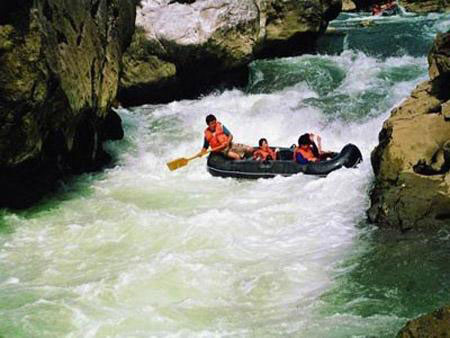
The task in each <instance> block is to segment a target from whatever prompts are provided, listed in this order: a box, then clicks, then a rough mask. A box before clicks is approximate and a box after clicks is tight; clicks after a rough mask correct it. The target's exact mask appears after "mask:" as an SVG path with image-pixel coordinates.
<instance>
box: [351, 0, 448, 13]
mask: <svg viewBox="0 0 450 338" xmlns="http://www.w3.org/2000/svg"><path fill="white" fill-rule="evenodd" d="M354 2H355V5H356V9H357V10H365V11H367V10H370V8H371V7H372V6H373V5H375V4H384V3H387V2H388V0H354ZM397 2H398V3H399V4H400V6H402V7H404V8H405V10H406V11H408V12H417V13H429V12H449V11H450V1H449V0H424V1H422V0H420V1H419V0H398V1H397Z"/></svg>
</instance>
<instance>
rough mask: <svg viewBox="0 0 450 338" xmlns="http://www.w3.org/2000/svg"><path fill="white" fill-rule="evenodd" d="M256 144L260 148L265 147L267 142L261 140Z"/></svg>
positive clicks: (263, 139)
mask: <svg viewBox="0 0 450 338" xmlns="http://www.w3.org/2000/svg"><path fill="white" fill-rule="evenodd" d="M258 144H259V146H260V147H262V146H267V140H266V139H265V138H262V139H260V140H259V141H258Z"/></svg>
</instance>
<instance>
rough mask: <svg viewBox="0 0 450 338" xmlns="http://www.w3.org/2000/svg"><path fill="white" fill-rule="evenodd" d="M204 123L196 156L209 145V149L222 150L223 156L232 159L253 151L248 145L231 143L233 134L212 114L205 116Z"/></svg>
mask: <svg viewBox="0 0 450 338" xmlns="http://www.w3.org/2000/svg"><path fill="white" fill-rule="evenodd" d="M206 124H207V125H208V127H207V128H206V129H205V132H204V134H205V137H204V141H203V147H202V149H201V150H200V152H199V153H198V154H197V156H201V155H203V154H205V153H206V150H207V149H208V148H209V147H211V151H214V152H222V153H223V154H224V155H225V156H227V157H229V158H231V159H233V160H239V159H241V158H242V157H244V156H245V155H246V154H251V153H252V152H253V148H252V147H250V146H246V145H244V144H240V143H233V142H232V140H233V135H232V134H231V133H230V132H229V131H228V129H227V128H226V127H225V126H224V125H222V123H220V122H219V121H217V119H216V117H215V116H214V115H212V114H209V115H208V116H207V117H206Z"/></svg>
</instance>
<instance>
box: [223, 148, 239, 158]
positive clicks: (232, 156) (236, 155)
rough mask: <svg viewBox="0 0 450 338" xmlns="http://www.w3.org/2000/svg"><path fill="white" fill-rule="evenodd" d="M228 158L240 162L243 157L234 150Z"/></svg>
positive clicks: (229, 153) (230, 151)
mask: <svg viewBox="0 0 450 338" xmlns="http://www.w3.org/2000/svg"><path fill="white" fill-rule="evenodd" d="M226 156H228V157H229V158H231V159H233V160H240V159H241V156H240V155H239V154H238V153H236V152H234V151H233V150H229V151H228V152H227V154H226Z"/></svg>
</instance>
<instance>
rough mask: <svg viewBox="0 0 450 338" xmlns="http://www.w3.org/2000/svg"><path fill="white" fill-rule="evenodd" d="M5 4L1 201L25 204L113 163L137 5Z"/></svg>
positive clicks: (117, 0)
mask: <svg viewBox="0 0 450 338" xmlns="http://www.w3.org/2000/svg"><path fill="white" fill-rule="evenodd" d="M26 5H28V7H27V6H26ZM1 6H2V8H3V9H5V8H6V9H7V11H5V12H3V11H2V12H0V13H1V14H0V16H1V17H2V19H1V24H0V73H1V74H2V76H1V77H0V94H1V95H0V153H1V154H2V156H1V158H0V172H1V173H2V175H1V177H0V186H1V187H2V189H1V190H0V207H4V206H9V207H15V208H21V207H27V206H29V205H30V204H31V203H33V202H34V201H37V200H39V198H40V197H41V196H43V194H45V193H46V192H48V191H52V189H54V187H55V186H57V182H58V180H60V179H64V178H65V177H68V176H70V175H73V174H78V173H81V172H84V171H91V170H96V169H98V168H100V167H101V166H102V165H104V164H106V163H107V162H108V160H109V156H108V155H107V154H106V153H105V152H104V151H103V148H102V143H103V142H104V141H105V140H107V139H108V138H109V137H110V136H111V137H114V138H117V137H119V136H120V135H123V131H122V130H121V127H120V118H115V117H114V114H115V113H114V112H112V111H111V105H112V102H113V100H114V99H115V97H116V94H117V89H118V81H119V73H120V69H121V58H122V53H123V51H124V50H125V49H126V48H127V46H128V44H129V43H130V41H131V37H132V34H133V32H134V24H135V23H134V18H135V6H134V3H132V2H129V1H126V0H109V1H106V0H98V1H95V3H92V2H91V1H87V0H83V1H70V2H67V1H60V0H38V1H34V2H26V1H18V2H15V3H14V4H8V5H6V4H4V3H2V5H1ZM24 10H26V11H27V13H26V15H20V16H19V15H18V13H22V12H23V11H24ZM92 13H95V15H94V18H93V17H92V15H91V14H92ZM10 14H11V15H10ZM10 18H20V21H18V22H17V21H11V20H10ZM8 20H9V21H8ZM4 23H9V24H4ZM24 27H25V28H24ZM110 124H111V125H112V126H113V130H114V131H108V129H109V128H110V127H111V126H110ZM118 125H119V126H118ZM117 129H120V131H117ZM3 187H5V189H3Z"/></svg>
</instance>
